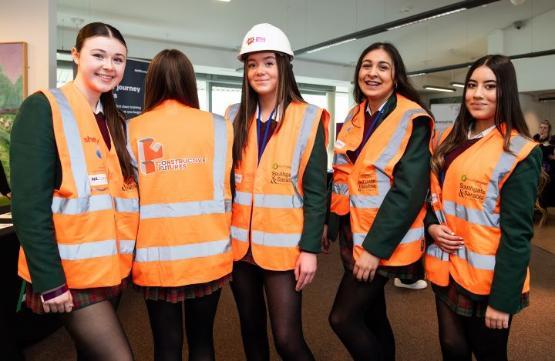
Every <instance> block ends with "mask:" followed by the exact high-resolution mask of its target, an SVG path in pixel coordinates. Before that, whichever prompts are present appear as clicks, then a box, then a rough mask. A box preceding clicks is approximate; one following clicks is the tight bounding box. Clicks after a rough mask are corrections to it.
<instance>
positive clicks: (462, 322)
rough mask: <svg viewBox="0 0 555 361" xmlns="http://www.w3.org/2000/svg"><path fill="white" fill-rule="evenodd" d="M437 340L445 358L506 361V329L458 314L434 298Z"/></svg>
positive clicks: (469, 360) (447, 359)
mask: <svg viewBox="0 0 555 361" xmlns="http://www.w3.org/2000/svg"><path fill="white" fill-rule="evenodd" d="M436 309H437V320H438V324H439V342H440V344H441V353H442V354H443V360H444V361H471V360H472V353H474V356H476V360H478V361H507V341H508V339H509V329H510V322H511V320H512V319H510V320H509V328H506V329H502V330H496V329H490V328H487V327H486V324H485V321H484V318H483V317H480V318H478V317H465V316H460V315H457V314H456V313H455V312H453V311H452V310H451V309H450V308H449V306H447V304H446V303H445V302H443V301H441V300H440V299H438V298H437V297H436Z"/></svg>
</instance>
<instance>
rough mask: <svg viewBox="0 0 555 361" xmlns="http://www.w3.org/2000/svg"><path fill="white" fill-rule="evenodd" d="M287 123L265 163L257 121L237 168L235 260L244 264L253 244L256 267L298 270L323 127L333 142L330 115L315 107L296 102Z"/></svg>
mask: <svg viewBox="0 0 555 361" xmlns="http://www.w3.org/2000/svg"><path fill="white" fill-rule="evenodd" d="M232 109H233V108H232ZM231 113H232V112H231V111H229V112H227V114H228V116H231V115H230V114H231ZM281 122H282V124H281V126H280V128H279V129H278V130H277V131H276V132H274V134H273V135H272V137H271V138H270V140H269V141H268V144H267V146H266V149H265V150H264V153H263V155H262V157H261V159H260V163H258V152H257V149H258V145H257V142H258V140H257V134H256V123H255V122H252V123H251V126H250V129H249V135H248V142H247V146H246V148H245V149H244V151H243V157H242V160H241V162H240V164H239V165H238V166H237V167H236V168H235V197H234V199H233V212H232V227H231V236H232V246H233V253H234V258H235V259H236V260H239V259H241V258H242V257H243V256H244V255H245V254H246V252H247V250H248V249H249V244H250V245H251V247H252V254H253V257H254V260H255V262H256V263H257V264H258V265H260V266H261V267H262V268H264V269H270V270H290V269H293V268H294V267H295V262H296V260H297V258H298V255H299V248H298V244H299V241H300V238H301V234H302V230H303V223H304V218H303V197H304V191H303V184H302V179H303V174H304V171H305V169H306V165H307V163H308V159H309V157H310V154H311V152H312V148H313V146H314V141H315V138H316V132H317V130H318V126H319V124H320V122H322V125H323V128H324V130H325V138H326V141H327V130H328V122H329V114H328V113H327V111H325V110H323V109H320V108H318V107H316V106H314V105H310V104H305V103H298V102H292V103H290V104H289V106H288V107H287V109H286V111H285V114H284V116H283V119H282V120H281ZM257 164H258V165H257ZM322 176H323V177H324V176H325V174H323V175H322Z"/></svg>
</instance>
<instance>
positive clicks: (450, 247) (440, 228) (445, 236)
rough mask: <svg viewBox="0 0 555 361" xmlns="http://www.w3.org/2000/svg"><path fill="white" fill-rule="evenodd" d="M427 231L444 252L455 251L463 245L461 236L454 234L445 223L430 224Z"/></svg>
mask: <svg viewBox="0 0 555 361" xmlns="http://www.w3.org/2000/svg"><path fill="white" fill-rule="evenodd" d="M428 233H429V234H430V236H432V238H433V239H434V242H435V243H436V244H437V245H438V246H439V248H441V250H442V251H444V252H447V253H455V252H456V251H457V250H458V249H460V248H462V246H463V245H464V242H463V239H462V237H459V236H456V235H455V233H453V231H452V230H451V229H450V228H449V227H447V226H446V225H443V224H432V225H431V226H429V227H428Z"/></svg>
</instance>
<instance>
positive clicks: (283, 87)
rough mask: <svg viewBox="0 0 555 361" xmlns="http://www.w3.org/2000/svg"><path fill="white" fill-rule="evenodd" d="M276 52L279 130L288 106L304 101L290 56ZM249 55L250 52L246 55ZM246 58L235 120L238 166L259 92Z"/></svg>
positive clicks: (235, 150)
mask: <svg viewBox="0 0 555 361" xmlns="http://www.w3.org/2000/svg"><path fill="white" fill-rule="evenodd" d="M274 53H275V54H276V64H277V67H278V86H277V106H278V107H279V109H280V110H281V112H280V113H281V114H278V115H277V116H278V118H277V120H278V125H277V127H276V129H275V130H274V132H278V131H279V128H280V125H281V119H282V118H283V115H284V114H285V110H286V109H287V106H288V105H289V104H290V103H291V102H292V101H296V102H303V103H304V99H303V97H302V96H301V92H300V91H299V87H298V86H297V82H296V81H295V76H294V75H293V65H292V64H291V62H290V60H289V56H288V55H286V54H282V53H280V52H274ZM246 57H248V54H247V55H246ZM246 57H245V59H244V70H243V90H242V92H241V104H240V105H239V111H238V112H237V115H236V116H235V119H234V121H233V130H234V141H233V165H234V166H237V165H238V164H239V163H240V162H241V158H242V154H243V149H245V147H246V146H247V141H248V136H249V129H250V126H251V123H252V121H253V119H254V113H255V112H256V106H257V105H258V94H257V93H256V92H255V91H254V89H253V88H252V87H251V86H250V84H249V80H248V79H247V71H248V69H247V59H246Z"/></svg>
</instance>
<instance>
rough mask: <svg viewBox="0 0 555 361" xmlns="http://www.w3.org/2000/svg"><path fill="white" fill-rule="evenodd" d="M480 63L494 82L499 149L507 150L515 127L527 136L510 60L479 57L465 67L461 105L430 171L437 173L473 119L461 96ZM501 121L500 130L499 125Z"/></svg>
mask: <svg viewBox="0 0 555 361" xmlns="http://www.w3.org/2000/svg"><path fill="white" fill-rule="evenodd" d="M481 66H487V67H488V68H490V69H491V71H492V72H493V74H495V78H496V81H497V87H496V94H497V106H496V108H495V117H494V120H495V127H496V128H497V129H498V130H499V132H500V133H501V134H502V135H503V150H504V151H505V152H510V148H509V145H510V140H511V132H512V131H513V130H516V131H517V132H518V133H519V134H520V135H523V136H525V137H527V138H530V132H529V130H528V126H527V125H526V121H525V120H524V115H523V114H522V110H521V108H520V101H519V99H518V86H517V81H516V72H515V68H514V66H513V63H512V62H511V59H509V58H508V57H506V56H504V55H486V56H483V57H481V58H480V59H478V60H476V61H475V62H474V64H472V66H471V67H470V69H468V73H467V74H466V79H465V84H464V90H463V104H462V105H461V109H460V111H459V115H458V116H457V119H456V120H455V124H454V126H453V129H452V131H451V133H449V135H448V136H447V137H446V138H445V141H444V142H442V143H441V144H440V146H439V147H438V148H437V150H436V151H435V152H434V154H433V156H432V170H433V171H434V172H435V173H436V174H439V172H440V170H441V169H442V168H443V162H444V158H445V155H446V154H447V153H449V152H450V151H452V150H453V149H454V148H455V147H457V146H458V145H459V144H461V143H462V142H464V141H465V140H466V139H467V137H468V131H469V130H470V129H471V128H472V125H473V124H474V122H475V119H474V118H473V117H472V115H471V114H470V112H469V111H468V109H467V108H466V105H465V100H464V99H465V97H466V91H467V86H468V81H469V80H470V77H471V76H472V74H473V73H474V71H475V70H476V69H477V68H479V67H481ZM502 124H503V125H504V129H503V128H502V127H501V125H502Z"/></svg>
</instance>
